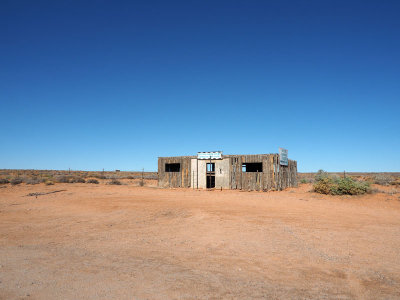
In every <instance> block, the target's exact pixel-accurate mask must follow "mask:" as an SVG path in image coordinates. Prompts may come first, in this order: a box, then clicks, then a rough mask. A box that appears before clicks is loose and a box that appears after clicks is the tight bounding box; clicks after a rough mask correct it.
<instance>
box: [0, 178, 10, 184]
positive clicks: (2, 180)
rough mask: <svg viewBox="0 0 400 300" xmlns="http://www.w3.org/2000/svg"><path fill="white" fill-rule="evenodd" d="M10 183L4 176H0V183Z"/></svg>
mask: <svg viewBox="0 0 400 300" xmlns="http://www.w3.org/2000/svg"><path fill="white" fill-rule="evenodd" d="M7 183H10V181H9V180H8V179H6V178H0V184H7Z"/></svg>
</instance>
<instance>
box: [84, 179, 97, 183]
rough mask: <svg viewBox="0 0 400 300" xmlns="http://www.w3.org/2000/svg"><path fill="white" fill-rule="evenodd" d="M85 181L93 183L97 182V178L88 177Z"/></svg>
mask: <svg viewBox="0 0 400 300" xmlns="http://www.w3.org/2000/svg"><path fill="white" fill-rule="evenodd" d="M86 183H93V184H99V181H98V180H97V179H93V178H92V179H88V180H86Z"/></svg>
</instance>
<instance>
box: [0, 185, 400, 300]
mask: <svg viewBox="0 0 400 300" xmlns="http://www.w3.org/2000/svg"><path fill="white" fill-rule="evenodd" d="M310 189H311V186H310V185H301V186H300V187H299V188H296V189H289V190H286V191H283V192H267V193H263V192H241V191H222V192H221V191H218V190H216V191H196V190H190V189H166V190H163V189H158V188H155V187H134V186H132V185H122V186H107V185H103V184H100V185H90V184H56V185H53V186H45V185H43V184H40V185H34V186H29V185H20V186H10V185H7V186H3V187H1V188H0V299H400V198H399V196H400V194H399V193H397V194H389V193H378V194H373V195H366V196H354V197H350V196H335V197H333V196H323V195H318V194H315V193H311V192H309V190H310ZM60 190H61V191H60ZM53 191H59V192H55V193H50V194H46V195H39V196H38V197H37V198H36V197H35V196H27V194H29V193H34V192H41V193H44V192H53Z"/></svg>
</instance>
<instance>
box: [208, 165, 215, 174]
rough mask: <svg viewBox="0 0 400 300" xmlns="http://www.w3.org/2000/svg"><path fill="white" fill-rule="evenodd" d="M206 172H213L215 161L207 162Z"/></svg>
mask: <svg viewBox="0 0 400 300" xmlns="http://www.w3.org/2000/svg"><path fill="white" fill-rule="evenodd" d="M207 172H215V163H207Z"/></svg>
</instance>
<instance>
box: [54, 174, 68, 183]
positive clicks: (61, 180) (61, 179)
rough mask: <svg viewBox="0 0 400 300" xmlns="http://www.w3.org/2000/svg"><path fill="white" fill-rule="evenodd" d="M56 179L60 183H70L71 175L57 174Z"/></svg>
mask: <svg viewBox="0 0 400 300" xmlns="http://www.w3.org/2000/svg"><path fill="white" fill-rule="evenodd" d="M56 181H57V182H59V183H69V181H70V177H69V176H65V175H61V176H56Z"/></svg>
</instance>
